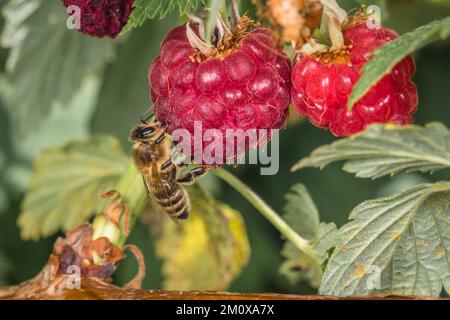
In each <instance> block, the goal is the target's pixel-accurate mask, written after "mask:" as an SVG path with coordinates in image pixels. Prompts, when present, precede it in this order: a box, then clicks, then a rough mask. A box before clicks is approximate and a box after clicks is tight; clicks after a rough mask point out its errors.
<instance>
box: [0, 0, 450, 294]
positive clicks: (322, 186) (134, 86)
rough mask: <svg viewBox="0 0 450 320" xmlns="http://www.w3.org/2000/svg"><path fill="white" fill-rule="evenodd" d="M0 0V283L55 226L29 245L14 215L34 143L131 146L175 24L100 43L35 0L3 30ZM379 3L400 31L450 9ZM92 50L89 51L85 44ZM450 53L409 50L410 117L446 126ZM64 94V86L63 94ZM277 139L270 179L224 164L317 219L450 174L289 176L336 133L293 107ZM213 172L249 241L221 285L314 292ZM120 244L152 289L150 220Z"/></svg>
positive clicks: (271, 232) (122, 271)
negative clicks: (412, 70) (238, 266)
mask: <svg viewBox="0 0 450 320" xmlns="http://www.w3.org/2000/svg"><path fill="white" fill-rule="evenodd" d="M13 1H16V0H13ZM19 1H20V0H19ZM8 2H9V1H7V0H0V10H2V12H3V14H2V16H1V17H0V30H1V33H2V48H0V172H1V175H0V286H4V285H9V284H16V283H19V282H21V281H24V280H26V279H28V278H30V277H32V276H34V275H35V274H36V273H37V272H38V271H39V270H40V269H41V268H42V266H43V265H44V264H45V262H46V260H47V259H48V255H49V253H50V251H51V248H52V244H53V242H54V240H55V238H56V237H57V236H59V235H61V234H62V233H61V234H55V235H54V236H52V237H50V238H47V239H41V240H39V241H23V240H22V239H21V238H20V230H19V228H18V227H17V223H16V220H17V216H18V214H19V212H20V203H21V201H22V199H23V196H24V193H25V191H26V188H27V185H28V183H29V180H30V177H31V176H32V168H33V167H32V166H33V160H34V159H35V158H36V157H37V156H38V155H39V152H40V150H42V149H43V148H46V147H51V146H58V145H61V144H63V143H66V142H68V141H72V140H77V139H84V138H86V137H89V136H90V135H92V134H97V133H108V134H112V135H114V136H115V137H117V138H118V139H119V140H120V141H121V143H122V144H123V149H124V150H126V151H129V150H130V144H129V142H128V140H127V137H128V133H129V131H130V128H132V127H133V125H135V123H136V122H137V121H138V119H139V117H140V115H141V114H142V113H143V112H144V111H145V110H146V109H147V107H148V106H149V104H150V102H149V98H148V96H149V87H148V81H147V70H148V67H149V65H150V63H151V61H152V60H153V59H154V58H155V57H156V56H157V54H158V50H159V44H160V42H161V40H162V38H163V36H164V35H165V33H166V32H167V31H168V30H169V29H170V28H172V27H173V26H175V25H176V24H179V23H181V22H182V20H180V19H179V18H178V17H177V16H176V15H172V16H169V17H167V18H166V19H164V20H152V21H149V22H147V23H145V24H144V25H143V26H142V27H140V28H137V29H134V30H133V31H131V32H128V33H126V34H124V35H122V36H120V37H119V38H118V39H116V40H115V41H114V43H112V41H111V40H105V39H89V40H88V41H85V40H84V38H85V36H84V35H82V34H78V33H77V32H76V31H69V30H67V28H66V27H65V19H66V16H65V13H64V8H63V7H62V6H61V4H60V2H59V1H55V0H52V1H48V0H45V1H41V2H42V3H41V5H42V6H46V7H47V9H46V10H45V11H42V10H41V11H42V13H41V14H40V15H35V16H34V17H33V19H32V21H31V20H30V21H27V24H25V26H24V28H17V30H6V29H5V28H6V24H5V17H8V19H10V20H11V21H9V22H10V23H9V27H11V25H12V28H13V27H14V26H16V27H17V25H22V23H23V21H21V17H20V14H19V12H17V13H15V12H10V10H6V9H7V4H8ZM25 2H27V1H25ZM28 2H29V3H39V2H40V1H35V0H32V1H28ZM338 2H339V3H340V4H341V5H342V6H343V7H345V8H346V9H352V8H356V7H357V6H358V3H357V1H350V0H347V1H338ZM366 3H370V1H367V2H366ZM373 3H377V1H373ZM386 3H387V5H386V6H385V7H383V11H382V15H383V18H384V22H383V24H384V25H385V26H389V27H391V28H393V29H395V30H396V31H397V32H399V33H400V34H401V33H404V32H407V31H409V30H412V29H413V28H415V27H417V26H420V25H423V24H425V23H427V22H429V21H432V20H435V19H438V18H440V17H445V16H450V1H449V0H441V1H439V0H428V1H426V0H389V1H386ZM241 4H242V8H243V10H242V11H244V12H245V11H248V13H249V14H250V15H254V8H253V7H252V5H251V2H250V1H241ZM44 13H45V14H44ZM25 27H26V28H25ZM27 28H28V29H27ZM26 32H28V33H29V34H28V36H29V37H28V39H27V40H26V41H25V42H24V41H23V39H21V33H22V34H23V33H26ZM53 33H57V34H58V35H57V36H55V35H54V34H53ZM11 34H14V37H12V36H11ZM59 37H63V38H59ZM67 37H75V38H76V39H78V38H79V39H83V41H84V42H83V44H82V45H83V46H85V47H83V46H81V45H80V47H75V48H65V47H64V45H62V46H58V45H57V42H54V41H53V39H55V38H58V39H65V38H67ZM14 41H17V43H16V42H14ZM20 41H22V43H21V42H20ZM27 41H28V42H27ZM80 41H81V40H80ZM80 43H81V42H80ZM20 46H23V47H22V48H20V49H21V51H20V50H19V49H18V48H19V47H20ZM94 47H95V48H97V50H98V51H97V52H96V51H95V50H86V48H90V49H92V48H94ZM449 57H450V45H449V43H448V42H447V43H437V44H434V45H431V46H428V47H427V48H425V49H423V50H421V51H420V52H418V53H417V54H416V55H415V59H416V63H417V73H416V75H415V77H414V80H415V83H416V84H417V86H418V90H419V99H420V103H419V108H418V112H417V114H416V117H415V122H416V123H417V124H420V125H423V124H426V123H428V122H430V121H440V122H443V123H444V124H446V125H447V126H450V106H449V101H450V79H449V77H450V59H449ZM14 64H15V67H14V68H12V65H14ZM68 69H69V70H68ZM11 70H13V71H11ZM74 88H75V89H76V90H75V89H74ZM71 90H72V94H70V95H68V94H67V92H71ZM74 90H75V91H74ZM66 97H70V99H68V98H66ZM280 139H281V146H280V162H281V164H280V171H279V173H278V174H277V175H275V176H260V175H259V168H258V166H249V165H243V166H240V167H238V168H236V169H232V171H233V172H234V173H235V174H236V175H237V176H239V178H240V179H242V180H243V181H244V182H246V183H247V184H248V185H249V186H250V187H251V188H253V189H254V190H255V191H256V192H257V193H259V194H260V195H261V197H262V198H264V199H265V200H266V201H267V202H268V203H269V204H270V205H271V206H272V207H273V208H275V209H276V210H281V208H282V207H283V203H284V195H285V194H286V193H287V192H288V190H289V188H290V187H291V185H293V184H295V183H297V182H301V183H303V184H305V185H306V186H307V187H308V189H309V191H310V193H311V195H312V197H313V199H314V201H315V202H316V204H317V206H318V208H319V211H320V214H321V219H322V220H323V221H326V222H335V223H336V224H338V225H339V226H340V225H342V224H344V223H345V222H346V221H347V217H348V214H349V213H350V211H351V210H352V208H353V207H355V206H356V205H357V204H359V203H360V202H362V201H364V200H367V199H371V198H376V197H379V196H381V195H388V194H391V193H394V192H398V191H400V190H403V189H405V188H407V187H409V186H412V185H415V184H417V183H418V182H424V181H436V180H442V179H450V174H449V173H448V172H447V173H436V174H433V175H420V174H410V175H401V176H399V177H395V178H393V179H389V178H383V179H379V180H376V181H370V180H364V179H357V178H354V177H353V176H352V175H350V174H347V173H344V172H342V171H341V170H340V165H332V166H330V167H328V168H326V169H325V170H323V171H320V170H315V169H305V170H302V171H300V172H296V173H290V171H289V169H290V167H291V166H292V165H293V164H294V163H295V162H296V161H298V160H299V159H301V158H302V157H304V156H306V155H308V154H309V153H310V152H311V151H312V150H313V149H315V148H316V147H318V146H320V145H322V144H326V143H330V142H332V141H333V140H334V139H335V138H334V137H333V136H332V135H331V134H330V133H328V132H327V131H324V130H321V129H318V128H315V127H313V126H312V125H310V124H309V123H307V122H305V121H303V120H302V119H300V118H298V117H297V116H295V115H294V114H293V113H291V119H290V122H289V125H288V127H287V129H286V130H284V131H283V132H281V135H280ZM213 179H214V178H212V177H210V178H208V179H205V180H204V181H203V182H202V183H204V184H209V185H212V186H214V187H213V188H210V189H211V190H212V193H213V194H214V196H215V197H217V198H218V199H220V200H221V201H222V202H224V203H226V204H228V205H230V206H231V207H233V208H235V209H237V210H239V211H240V212H241V214H242V216H243V218H244V220H245V223H246V226H247V233H248V236H249V241H250V246H251V259H250V262H249V264H248V265H247V267H245V269H244V270H243V271H242V273H241V274H240V276H239V277H238V278H237V279H236V280H234V281H233V283H232V285H231V288H230V290H232V291H239V292H267V291H272V292H286V293H299V294H305V293H310V292H314V289H313V288H311V287H309V286H308V285H307V284H305V283H299V284H296V285H291V284H290V283H289V282H288V281H287V280H286V278H285V277H284V276H283V275H281V274H280V273H279V267H280V264H281V263H282V261H283V258H282V256H281V254H280V251H281V248H282V244H283V241H282V239H281V237H280V234H279V233H278V232H277V231H276V230H275V229H274V227H273V226H272V225H271V224H269V223H268V222H267V221H266V220H265V219H264V218H263V217H262V216H261V215H260V214H259V213H258V212H257V211H256V210H255V209H254V208H253V207H252V206H251V205H249V204H248V203H247V202H246V201H245V200H244V199H243V198H242V197H241V196H240V195H239V194H238V193H237V192H235V191H234V190H232V189H231V188H230V187H228V186H227V185H224V184H222V183H220V182H218V181H211V180H213ZM129 241H130V242H131V243H134V244H137V245H138V246H139V247H140V248H141V250H142V251H143V252H144V255H145V257H146V265H147V268H148V275H147V278H146V280H145V283H144V287H145V288H151V289H158V288H161V283H162V277H161V263H162V262H161V260H160V259H158V258H157V257H156V255H155V249H154V245H153V239H152V236H151V234H150V233H149V231H148V226H146V225H145V224H143V223H142V222H139V223H138V225H137V226H136V227H135V228H134V230H133V232H132V235H131V237H130V240H129ZM135 271H136V265H135V263H134V262H133V260H132V259H128V260H126V261H125V262H124V263H122V264H121V265H120V267H119V270H118V272H117V273H116V275H115V280H116V281H117V282H118V283H123V282H125V281H127V280H128V279H130V278H131V277H132V276H133V275H134V273H135Z"/></svg>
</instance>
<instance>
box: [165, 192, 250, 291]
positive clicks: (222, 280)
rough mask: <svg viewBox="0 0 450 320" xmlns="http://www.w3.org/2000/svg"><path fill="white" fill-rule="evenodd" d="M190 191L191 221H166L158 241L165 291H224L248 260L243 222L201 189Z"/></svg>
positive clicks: (235, 213) (235, 212)
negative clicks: (162, 260) (162, 261)
mask: <svg viewBox="0 0 450 320" xmlns="http://www.w3.org/2000/svg"><path fill="white" fill-rule="evenodd" d="M188 191H189V196H190V200H191V212H190V216H189V218H188V219H187V220H186V221H182V222H180V223H178V224H175V223H173V222H172V221H170V220H169V219H164V221H163V224H164V225H163V232H162V236H161V237H160V238H159V239H158V240H157V253H158V255H159V256H160V257H161V258H163V259H164V266H163V275H164V283H163V286H164V289H170V290H225V289H227V288H228V287H229V285H230V283H231V282H232V281H233V280H234V279H235V278H236V277H237V276H238V274H239V273H240V271H241V270H242V268H243V267H244V266H245V265H246V264H247V262H248V259H249V255H250V247H249V244H248V239H247V233H246V229H245V225H244V221H243V219H242V217H241V215H240V214H239V212H237V211H236V210H234V209H232V208H230V207H228V206H226V205H223V204H218V203H217V202H215V201H214V200H213V199H212V198H211V197H210V196H209V195H207V194H206V192H204V191H203V190H202V189H200V187H199V186H198V185H195V186H191V187H189V188H188Z"/></svg>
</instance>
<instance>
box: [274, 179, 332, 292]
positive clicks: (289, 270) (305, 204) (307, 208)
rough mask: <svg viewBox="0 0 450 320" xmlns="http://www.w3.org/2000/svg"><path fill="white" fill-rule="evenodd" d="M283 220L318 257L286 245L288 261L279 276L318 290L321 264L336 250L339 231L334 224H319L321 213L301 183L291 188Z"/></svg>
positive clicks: (283, 265)
mask: <svg viewBox="0 0 450 320" xmlns="http://www.w3.org/2000/svg"><path fill="white" fill-rule="evenodd" d="M283 218H284V219H285V221H286V222H287V223H288V224H289V225H290V226H291V227H292V228H293V229H294V230H295V231H296V232H297V233H298V234H299V235H301V236H302V237H304V238H306V239H308V240H310V242H309V244H310V246H311V247H312V249H313V251H314V253H315V257H314V258H313V257H311V256H309V255H306V254H304V253H303V252H301V251H300V250H299V249H298V248H297V247H295V246H294V244H293V243H291V242H290V241H286V243H285V244H284V247H283V250H282V252H281V254H282V255H283V256H284V257H285V258H286V261H285V262H284V263H283V264H282V265H281V268H280V272H281V273H282V274H284V275H285V276H286V277H287V278H288V280H289V281H290V282H291V283H296V282H298V281H300V280H302V279H306V280H308V281H309V282H310V284H311V285H312V286H313V287H318V286H319V284H320V279H321V278H322V264H323V263H324V262H325V261H326V260H327V259H328V251H329V250H330V249H331V248H332V247H333V246H334V242H335V238H336V234H337V230H336V226H335V225H334V223H328V224H327V223H320V222H319V212H318V210H317V208H316V206H315V204H314V201H313V200H312V198H311V196H310V194H309V192H308V190H307V189H306V187H305V186H304V185H302V184H300V183H298V184H295V185H294V186H292V188H291V190H290V192H289V193H288V194H287V195H286V205H285V207H284V215H283Z"/></svg>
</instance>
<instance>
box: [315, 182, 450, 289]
mask: <svg viewBox="0 0 450 320" xmlns="http://www.w3.org/2000/svg"><path fill="white" fill-rule="evenodd" d="M350 219H351V220H352V221H351V222H349V223H348V224H346V225H345V226H343V227H342V228H341V229H340V230H339V244H338V245H337V246H336V249H335V251H334V252H333V254H332V256H331V258H330V260H329V262H328V265H327V268H326V270H325V273H324V276H323V279H322V283H321V286H320V293H321V294H330V295H337V296H352V295H368V294H372V293H385V294H402V295H403V294H404V295H431V296H439V294H440V293H441V290H442V286H444V288H445V290H447V291H449V290H450V233H449V230H450V182H438V183H435V184H421V185H418V186H416V187H414V188H411V189H409V190H407V191H405V192H402V193H399V194H396V195H393V196H391V197H387V198H382V199H377V200H370V201H366V202H363V203H362V204H360V205H359V206H357V207H356V208H355V209H354V210H353V211H352V213H351V214H350Z"/></svg>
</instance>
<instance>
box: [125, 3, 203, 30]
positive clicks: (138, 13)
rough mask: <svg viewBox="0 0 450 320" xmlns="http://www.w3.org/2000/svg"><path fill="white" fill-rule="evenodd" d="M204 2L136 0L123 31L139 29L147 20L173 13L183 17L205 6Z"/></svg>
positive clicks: (161, 17)
mask: <svg viewBox="0 0 450 320" xmlns="http://www.w3.org/2000/svg"><path fill="white" fill-rule="evenodd" d="M206 2H207V1H206V0H136V1H135V2H134V9H133V12H132V13H131V16H130V19H129V21H128V23H127V25H126V27H125V30H127V31H128V30H131V29H133V28H136V27H140V26H141V25H142V24H144V22H145V21H147V20H148V19H155V18H159V19H163V18H165V17H166V16H167V15H168V14H170V13H172V12H173V11H178V14H179V15H180V16H181V15H184V14H187V13H191V12H193V11H195V10H196V9H197V8H199V7H200V6H201V5H205V4H206Z"/></svg>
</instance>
